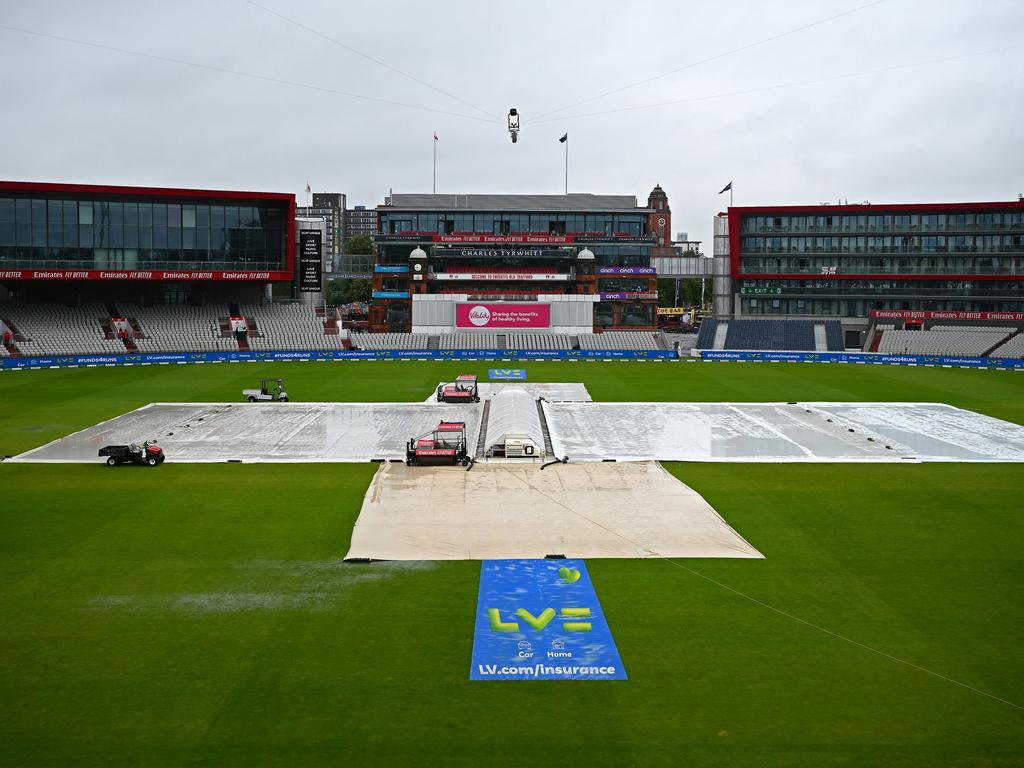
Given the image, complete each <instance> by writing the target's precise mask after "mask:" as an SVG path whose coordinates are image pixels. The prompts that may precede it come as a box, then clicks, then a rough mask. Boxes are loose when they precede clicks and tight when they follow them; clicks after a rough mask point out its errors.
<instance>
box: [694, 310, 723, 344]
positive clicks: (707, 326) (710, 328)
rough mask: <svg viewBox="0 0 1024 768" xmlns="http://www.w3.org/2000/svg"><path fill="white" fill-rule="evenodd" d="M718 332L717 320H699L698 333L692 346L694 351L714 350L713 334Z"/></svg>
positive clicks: (707, 318)
mask: <svg viewBox="0 0 1024 768" xmlns="http://www.w3.org/2000/svg"><path fill="white" fill-rule="evenodd" d="M717 330H718V320H715V319H714V318H711V317H706V318H704V319H703V320H701V323H700V331H698V333H697V343H696V344H695V345H694V348H695V349H714V348H715V332H716V331H717Z"/></svg>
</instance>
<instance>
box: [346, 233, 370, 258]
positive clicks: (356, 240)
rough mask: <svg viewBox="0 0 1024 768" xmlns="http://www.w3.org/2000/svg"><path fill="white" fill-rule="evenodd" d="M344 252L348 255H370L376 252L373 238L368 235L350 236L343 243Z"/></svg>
mask: <svg viewBox="0 0 1024 768" xmlns="http://www.w3.org/2000/svg"><path fill="white" fill-rule="evenodd" d="M345 253H346V254H347V255H349V256H372V255H373V254H374V253H376V247H375V246H374V244H373V238H372V237H370V236H369V235H356V236H355V237H350V238H349V239H348V241H347V242H346V243H345Z"/></svg>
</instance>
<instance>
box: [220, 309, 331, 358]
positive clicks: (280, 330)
mask: <svg viewBox="0 0 1024 768" xmlns="http://www.w3.org/2000/svg"><path fill="white" fill-rule="evenodd" d="M239 309H240V311H241V313H242V316H243V317H244V318H245V319H246V321H247V322H249V323H250V329H252V326H255V331H254V332H253V331H252V330H250V333H249V336H248V342H249V347H250V348H251V349H261V350H266V349H346V348H347V344H346V342H347V341H348V333H347V332H346V333H345V334H341V335H339V334H336V333H335V334H330V335H326V334H325V328H324V320H323V318H320V317H318V316H317V313H316V308H315V307H311V306H309V305H307V304H266V305H258V306H252V305H242V306H241V307H239Z"/></svg>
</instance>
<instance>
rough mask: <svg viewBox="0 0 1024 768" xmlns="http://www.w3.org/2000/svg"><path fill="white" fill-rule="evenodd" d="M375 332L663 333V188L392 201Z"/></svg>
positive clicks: (384, 218) (667, 245) (378, 278)
mask: <svg viewBox="0 0 1024 768" xmlns="http://www.w3.org/2000/svg"><path fill="white" fill-rule="evenodd" d="M377 217H378V221H379V232H378V233H377V234H376V236H375V238H374V239H375V241H376V243H377V248H378V255H377V264H376V265H375V268H374V286H373V301H372V303H371V307H370V329H371V330H373V331H387V332H409V331H412V332H414V333H431V334H446V333H453V332H475V331H495V330H496V331H498V332H501V331H505V330H514V331H517V332H519V331H521V332H525V333H535V332H537V333H542V332H555V333H590V332H592V331H595V330H605V329H608V330H615V329H621V330H653V329H655V327H656V324H657V317H656V306H657V277H656V270H655V268H654V267H653V266H652V265H651V259H652V257H654V256H657V255H659V254H663V253H664V254H667V253H671V252H672V249H671V242H670V235H669V233H670V232H671V231H672V229H671V210H670V209H669V206H668V198H667V196H666V195H665V193H664V191H663V190H662V189H661V187H660V186H659V187H656V188H655V189H654V190H653V191H652V192H651V195H650V196H649V198H648V201H647V205H646V206H642V205H639V204H638V202H637V199H636V197H635V196H632V195H594V194H570V195H476V194H468V195H466V194H460V195H451V194H441V195H438V194H392V195H391V196H390V197H389V198H388V199H387V201H386V202H385V203H384V204H383V205H381V206H378V208H377Z"/></svg>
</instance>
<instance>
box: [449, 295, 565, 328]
mask: <svg viewBox="0 0 1024 768" xmlns="http://www.w3.org/2000/svg"><path fill="white" fill-rule="evenodd" d="M550 326H551V305H550V304H539V303H537V304H506V303H501V304H474V303H472V302H471V303H468V304H456V305H455V327H456V328H480V329H485V328H549V327H550Z"/></svg>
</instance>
